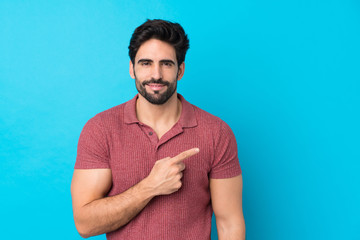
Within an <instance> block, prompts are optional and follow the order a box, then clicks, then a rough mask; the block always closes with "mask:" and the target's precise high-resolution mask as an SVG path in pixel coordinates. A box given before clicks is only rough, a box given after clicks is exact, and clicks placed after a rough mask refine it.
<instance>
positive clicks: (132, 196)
mask: <svg viewBox="0 0 360 240" xmlns="http://www.w3.org/2000/svg"><path fill="white" fill-rule="evenodd" d="M196 153H198V149H190V150H187V151H185V152H182V153H180V154H179V155H177V156H175V157H173V158H170V157H167V158H164V159H161V160H158V161H156V163H155V165H154V167H153V169H152V170H151V172H150V174H149V175H148V176H147V177H146V178H145V179H143V180H142V181H140V182H139V183H138V184H136V185H134V186H133V187H131V188H129V189H128V190H126V191H125V192H123V193H120V194H118V195H115V196H112V197H105V196H106V194H107V193H108V191H109V190H110V187H111V184H112V182H111V170H110V169H89V170H75V171H74V175H73V180H72V183H71V195H72V202H73V212H74V220H75V225H76V228H77V230H78V232H79V233H80V235H81V236H82V237H85V238H86V237H90V236H94V235H99V234H103V233H107V232H111V231H114V230H116V229H118V228H120V227H121V226H123V225H125V224H127V223H128V222H129V221H130V220H131V219H132V218H134V217H135V216H136V215H137V214H138V213H139V212H140V211H141V210H142V209H143V208H144V207H145V206H146V205H147V204H148V203H149V202H150V200H151V199H152V198H153V197H155V196H157V195H166V194H171V193H173V192H175V191H177V190H178V189H179V188H180V187H181V177H182V171H183V170H184V169H185V165H184V163H183V162H182V161H183V160H184V159H186V158H188V157H191V156H192V155H194V154H196Z"/></svg>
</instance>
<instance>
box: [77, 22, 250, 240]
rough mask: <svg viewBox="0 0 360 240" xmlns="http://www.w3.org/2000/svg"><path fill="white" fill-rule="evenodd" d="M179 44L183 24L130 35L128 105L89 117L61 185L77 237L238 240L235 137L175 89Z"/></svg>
mask: <svg viewBox="0 0 360 240" xmlns="http://www.w3.org/2000/svg"><path fill="white" fill-rule="evenodd" d="M188 48H189V40H188V38H187V35H186V34H185V32H184V30H183V28H182V27H181V26H180V25H179V24H176V23H171V22H168V21H163V20H148V21H147V22H145V23H144V24H142V25H141V26H139V27H138V28H137V29H136V30H135V32H134V33H133V35H132V38H131V41H130V46H129V55H130V59H131V60H130V76H131V77H132V78H134V79H135V82H136V88H137V90H138V92H139V94H137V95H136V96H135V97H134V98H133V99H132V100H130V101H128V102H126V103H123V104H121V105H119V106H116V107H113V108H111V109H109V110H106V111H104V112H102V113H99V114H97V115H96V116H95V117H93V118H92V119H90V120H89V121H88V122H87V123H86V125H85V127H84V129H83V131H82V133H81V135H80V139H79V144H78V155H77V159H76V164H75V171H74V176H73V180H72V184H71V194H72V199H73V211H74V219H75V225H76V227H77V229H78V231H79V233H80V235H81V236H83V237H90V236H94V235H98V234H103V233H106V234H107V239H136V240H138V239H172V240H174V239H181V240H184V239H196V240H201V239H210V232H211V217H212V213H213V211H214V213H215V217H216V224H217V229H218V234H219V239H245V223H244V218H243V212H242V177H241V169H240V165H239V162H238V157H237V147H236V142H235V137H234V135H233V133H232V131H231V129H230V128H229V127H228V125H226V123H224V122H223V121H222V120H220V119H219V118H217V117H215V116H213V115H211V114H209V113H207V112H205V111H203V110H201V109H199V108H197V107H196V106H194V105H191V104H190V103H189V102H187V101H186V100H185V99H184V98H183V97H182V96H181V95H180V94H178V93H177V88H176V87H177V81H178V80H180V79H181V78H182V77H183V75H184V70H185V63H184V60H185V54H186V51H187V50H188Z"/></svg>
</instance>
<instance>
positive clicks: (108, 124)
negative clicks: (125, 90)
mask: <svg viewBox="0 0 360 240" xmlns="http://www.w3.org/2000/svg"><path fill="white" fill-rule="evenodd" d="M125 104H126V103H122V104H120V105H117V106H114V107H112V108H109V109H107V110H105V111H102V112H100V113H98V114H96V115H95V116H93V117H92V118H90V119H89V120H88V121H87V123H86V125H90V126H94V127H97V128H102V129H104V128H113V127H114V126H118V125H121V123H122V122H123V119H124V117H123V116H124V106H125Z"/></svg>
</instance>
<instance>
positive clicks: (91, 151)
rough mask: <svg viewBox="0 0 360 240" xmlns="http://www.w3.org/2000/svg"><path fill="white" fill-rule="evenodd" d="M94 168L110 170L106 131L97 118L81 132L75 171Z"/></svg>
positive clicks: (89, 122) (90, 121)
mask: <svg viewBox="0 0 360 240" xmlns="http://www.w3.org/2000/svg"><path fill="white" fill-rule="evenodd" d="M92 168H110V166H109V147H108V143H107V139H106V135H105V129H104V128H103V127H102V124H101V119H100V118H99V117H97V116H95V117H94V118H92V119H90V120H89V121H88V122H87V123H86V124H85V126H84V128H83V130H82V131H81V134H80V138H79V142H78V148H77V157H76V163H75V169H92Z"/></svg>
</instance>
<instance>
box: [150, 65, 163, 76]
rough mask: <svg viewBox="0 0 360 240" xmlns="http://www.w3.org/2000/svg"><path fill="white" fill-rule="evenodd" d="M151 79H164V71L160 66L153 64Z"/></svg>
mask: <svg viewBox="0 0 360 240" xmlns="http://www.w3.org/2000/svg"><path fill="white" fill-rule="evenodd" d="M151 75H152V76H151V77H152V78H153V79H161V78H162V70H161V66H160V64H153V68H152V72H151Z"/></svg>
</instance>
